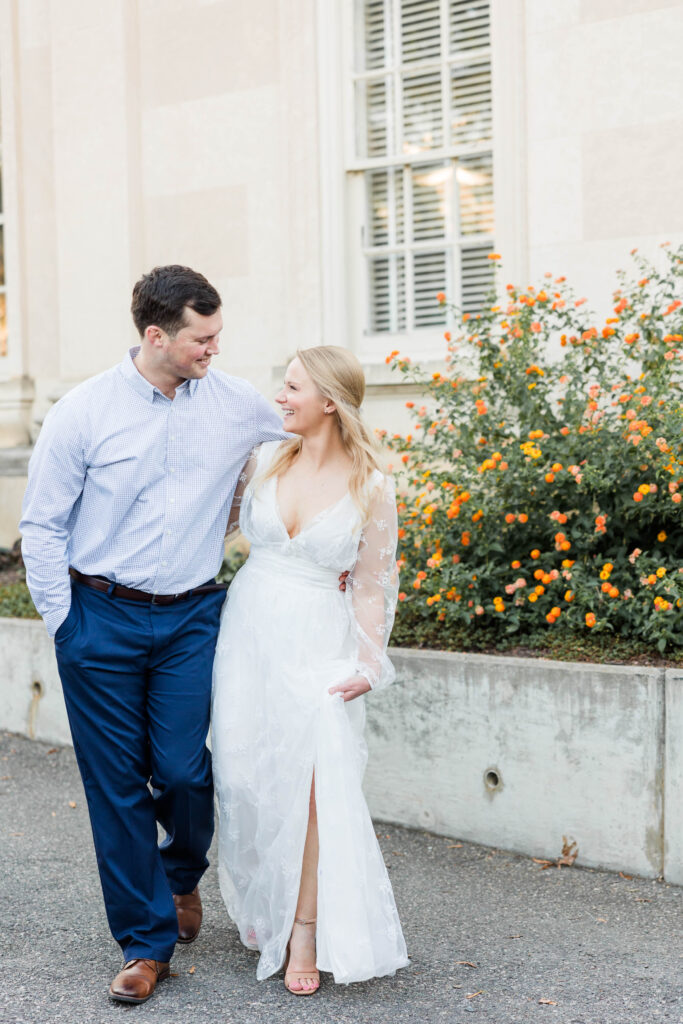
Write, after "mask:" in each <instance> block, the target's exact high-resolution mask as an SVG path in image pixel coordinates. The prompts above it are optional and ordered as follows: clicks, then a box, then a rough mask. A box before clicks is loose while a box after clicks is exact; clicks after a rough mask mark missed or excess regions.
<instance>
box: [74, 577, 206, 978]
mask: <svg viewBox="0 0 683 1024" xmlns="http://www.w3.org/2000/svg"><path fill="white" fill-rule="evenodd" d="M71 593H72V603H71V609H70V611H69V614H68V616H67V618H66V619H65V621H64V622H63V623H62V625H61V626H60V627H59V629H58V630H57V635H56V637H55V649H56V652H57V664H58V666H59V674H60V676H61V680H62V686H63V689H64V698H65V702H66V708H67V713H68V716H69V724H70V726H71V735H72V736H73V741H74V749H75V751H76V758H77V760H78V766H79V769H80V772H81V777H82V779H83V786H84V789H85V795H86V799H87V801H88V810H89V812H90V822H91V825H92V831H93V838H94V841H95V853H96V856H97V864H98V867H99V872H100V880H101V882H102V892H103V895H104V902H105V906H106V909H107V917H108V920H109V926H110V928H111V931H112V934H113V936H114V938H115V939H116V941H117V942H118V943H119V945H120V946H121V949H122V950H123V955H124V958H125V960H132V959H133V958H134V957H148V958H150V959H153V960H162V961H168V960H170V959H171V955H172V953H173V947H174V945H175V942H176V940H177V938H178V922H177V918H176V912H175V906H174V903H173V898H172V894H173V893H176V894H184V893H188V892H192V890H193V889H194V887H195V886H196V885H197V882H198V881H199V879H200V878H201V876H202V874H203V873H204V871H205V870H206V868H207V866H208V863H209V862H208V860H207V856H206V854H207V850H208V849H209V846H210V844H211V838H212V836H213V782H212V777H211V755H210V753H209V751H208V749H207V747H206V737H207V733H208V728H209V711H210V705H211V670H212V665H213V658H214V652H215V647H216V638H217V635H218V626H219V619H220V610H221V605H222V604H223V600H224V598H225V593H224V592H221V591H216V593H209V594H201V595H197V596H196V597H190V598H188V599H186V600H184V601H178V602H177V603H174V604H170V605H153V604H145V603H141V602H138V601H126V600H123V599H121V598H115V597H110V596H109V595H108V594H105V593H101V592H99V591H97V590H92V589H91V588H90V587H87V586H84V585H83V584H78V583H73V584H72V590H71ZM148 784H151V786H150V785H148ZM157 822H159V824H160V825H161V826H162V828H163V829H164V831H165V833H166V836H165V838H164V840H163V841H162V843H161V844H160V845H159V844H158V841H157V835H158V832H157Z"/></svg>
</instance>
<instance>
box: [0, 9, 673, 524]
mask: <svg viewBox="0 0 683 1024" xmlns="http://www.w3.org/2000/svg"><path fill="white" fill-rule="evenodd" d="M352 11H353V0H252V2H251V3H244V2H243V0H0V100H1V104H2V106H1V115H2V118H1V130H2V141H3V178H4V208H5V219H6V271H7V286H8V320H9V339H8V344H7V354H6V355H4V356H0V446H3V447H5V448H7V447H12V448H16V446H17V445H22V444H24V445H27V444H28V443H29V440H30V437H32V436H35V432H36V430H37V428H38V425H39V423H40V421H41V419H42V417H43V415H44V413H45V411H46V410H47V408H49V405H50V404H51V402H53V401H54V400H55V398H57V397H59V396H60V395H61V394H63V393H64V391H65V390H66V389H68V388H69V387H70V386H72V385H73V384H74V383H76V382H77V381H80V380H82V379H84V378H85V377H87V376H90V375H92V374H95V373H98V372H100V371H101V370H104V369H105V368H107V367H108V366H110V365H112V364H113V363H115V362H117V361H118V360H119V359H120V358H121V357H122V354H123V352H124V351H125V349H126V347H128V346H129V345H130V344H133V343H134V342H135V334H134V331H133V328H132V324H131V322H130V316H129V312H128V305H129V297H130V292H131V288H132V285H133V283H134V282H135V280H136V279H137V278H138V277H139V275H140V274H141V273H142V272H143V271H144V270H146V269H148V268H149V267H151V266H153V265H155V264H157V263H162V262H163V263H171V262H183V263H188V264H190V265H192V266H195V267H197V269H200V270H202V271H203V272H204V273H205V274H206V275H207V276H208V277H209V278H210V279H211V280H212V281H213V283H215V284H216V286H217V287H218V289H219V291H220V292H221V294H222V297H223V301H224V314H225V316H224V319H225V332H224V336H223V343H222V349H223V350H222V353H221V356H220V357H219V359H218V361H217V365H218V366H219V367H221V368H223V369H225V370H228V371H230V372H234V373H237V374H239V375H242V376H245V377H247V378H249V379H250V380H251V381H252V382H253V383H254V384H255V385H256V386H257V387H259V388H260V389H261V390H262V391H263V392H264V394H266V395H269V396H270V395H272V394H273V393H274V390H275V380H276V377H277V373H278V372H279V370H278V368H279V367H281V366H282V365H283V363H284V362H285V360H286V358H287V356H288V355H289V354H291V353H292V352H293V350H294V349H295V348H296V347H297V345H303V346H307V345H313V344H317V343H318V342H320V341H321V340H322V341H326V342H335V343H344V344H348V345H349V346H350V347H351V348H353V349H355V350H356V351H358V352H359V353H360V354H361V355H363V354H364V351H365V349H364V343H363V338H362V337H361V336H359V334H358V331H357V329H356V328H355V327H354V326H353V324H354V321H353V318H350V317H348V316H347V311H348V310H349V309H350V308H352V307H353V305H354V302H355V299H356V296H355V295H354V293H353V288H354V285H353V283H352V282H353V280H354V276H353V274H352V273H351V269H350V265H351V263H352V262H353V253H352V252H350V248H352V247H353V245H354V244H355V241H354V239H355V238H356V235H355V233H354V232H355V228H354V225H353V223H351V222H350V218H351V216H352V211H351V205H350V202H349V191H350V189H351V187H352V184H351V182H350V181H346V180H345V177H344V164H343V144H342V141H341V140H343V137H344V134H345V132H347V131H348V121H349V111H348V104H346V105H345V100H344V94H345V92H346V91H347V89H346V76H347V75H348V67H349V56H348V54H349V46H348V40H345V39H344V32H345V31H346V29H345V26H348V24H349V22H350V19H351V15H352ZM492 15H493V19H492V20H493V42H492V48H493V49H492V66H493V83H494V85H493V89H494V92H493V110H494V175H495V203H496V247H497V248H499V249H500V251H502V253H503V256H504V261H505V273H506V275H509V277H510V278H512V279H516V280H520V281H524V278H525V277H527V276H528V277H529V280H532V279H535V278H537V277H538V276H539V275H540V274H542V273H543V272H544V271H546V270H552V271H554V272H557V273H564V274H567V276H568V277H569V278H570V280H572V281H573V282H575V284H576V287H577V290H578V291H580V292H581V293H582V294H585V295H587V296H588V298H589V300H590V302H591V304H592V305H593V306H594V307H595V308H596V309H597V310H598V312H604V310H605V308H606V303H607V301H608V298H609V295H610V292H611V290H612V288H613V287H614V286H615V283H616V281H615V276H614V272H615V269H616V268H617V267H618V266H623V265H625V264H626V263H627V257H628V252H629V250H630V249H631V248H633V247H634V246H638V247H639V248H640V249H641V250H642V251H648V252H652V253H655V252H656V251H657V245H658V244H659V243H661V242H663V241H668V240H670V241H672V242H677V241H681V240H683V190H681V188H680V184H679V180H678V179H679V177H680V171H679V168H680V167H681V166H682V165H683V112H682V108H681V97H682V96H683V62H682V61H681V60H680V54H681V53H683V2H681V0H492ZM395 340H396V339H393V338H391V337H387V344H386V349H387V350H389V349H390V348H392V347H401V348H402V350H404V351H405V347H404V346H403V345H401V344H400V343H399V344H395ZM399 342H400V339H399ZM368 377H369V380H370V382H371V384H372V386H371V388H370V398H369V402H368V410H369V416H370V419H371V421H372V422H373V423H375V424H377V425H379V424H382V425H384V426H387V427H389V429H395V428H396V427H398V426H400V425H401V423H402V417H403V415H404V413H403V411H402V410H403V398H404V397H405V395H403V394H402V393H401V391H400V389H399V388H397V387H396V386H395V385H392V383H391V378H389V376H388V371H387V369H386V367H384V365H383V361H382V360H380V359H379V358H375V359H374V365H369V366H368ZM15 456H16V452H15V453H14V454H13V455H12V459H13V460H14V461H12V467H13V468H12V469H11V472H12V473H13V474H14V475H13V476H11V477H9V476H4V475H3V474H4V473H5V470H3V465H7V460H5V462H4V463H3V460H2V459H1V458H0V488H1V489H2V493H1V496H0V544H3V543H8V542H9V541H11V540H12V539H13V538H14V536H16V525H15V524H16V521H17V518H18V500H19V496H20V493H21V488H22V480H21V472H20V471H18V470H17V468H16V467H17V462H16V457H15ZM7 472H10V471H9V470H7Z"/></svg>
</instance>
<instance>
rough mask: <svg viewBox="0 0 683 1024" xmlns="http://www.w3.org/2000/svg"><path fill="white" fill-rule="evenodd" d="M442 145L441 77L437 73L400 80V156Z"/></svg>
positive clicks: (408, 76)
mask: <svg viewBox="0 0 683 1024" xmlns="http://www.w3.org/2000/svg"><path fill="white" fill-rule="evenodd" d="M442 145H443V129H442V106H441V75H440V74H439V72H438V71H430V72H425V73H424V74H418V75H406V76H405V77H404V79H403V152H404V153H417V152H420V151H421V150H426V149H438V148H440V147H441V146H442Z"/></svg>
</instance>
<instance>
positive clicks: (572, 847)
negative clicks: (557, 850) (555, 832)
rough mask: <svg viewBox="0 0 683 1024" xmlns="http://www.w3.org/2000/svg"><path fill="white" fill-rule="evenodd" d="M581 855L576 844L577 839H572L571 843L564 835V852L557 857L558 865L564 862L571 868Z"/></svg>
mask: <svg viewBox="0 0 683 1024" xmlns="http://www.w3.org/2000/svg"><path fill="white" fill-rule="evenodd" d="M578 855H579V848H578V846H577V845H576V840H575V839H572V841H571V843H570V842H569V840H568V839H567V837H566V836H562V854H561V856H559V857H558V858H557V866H558V868H559V867H560V865H561V864H563V865H564V866H565V867H568V868H570V867H571V866H572V864H573V863H574V861H575V860H576V858H577V857H578Z"/></svg>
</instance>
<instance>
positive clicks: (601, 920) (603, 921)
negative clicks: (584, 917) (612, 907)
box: [595, 917, 607, 924]
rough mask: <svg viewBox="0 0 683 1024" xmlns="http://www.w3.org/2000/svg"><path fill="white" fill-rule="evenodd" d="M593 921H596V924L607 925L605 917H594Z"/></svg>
mask: <svg viewBox="0 0 683 1024" xmlns="http://www.w3.org/2000/svg"><path fill="white" fill-rule="evenodd" d="M595 920H596V921H597V922H598V923H599V924H607V918H606V917H596V919H595Z"/></svg>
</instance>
